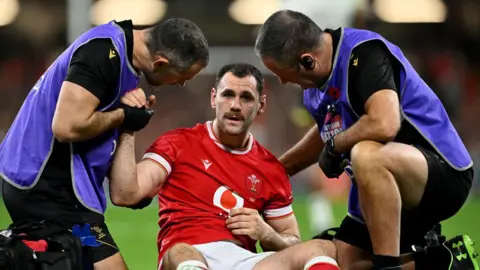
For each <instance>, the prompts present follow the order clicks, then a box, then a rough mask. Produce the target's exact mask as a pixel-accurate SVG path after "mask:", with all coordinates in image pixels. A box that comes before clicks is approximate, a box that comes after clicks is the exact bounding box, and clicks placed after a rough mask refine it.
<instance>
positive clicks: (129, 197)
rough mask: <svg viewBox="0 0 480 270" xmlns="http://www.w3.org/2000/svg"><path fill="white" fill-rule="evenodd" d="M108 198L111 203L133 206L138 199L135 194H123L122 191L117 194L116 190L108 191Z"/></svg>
mask: <svg viewBox="0 0 480 270" xmlns="http://www.w3.org/2000/svg"><path fill="white" fill-rule="evenodd" d="M110 200H111V201H112V204H113V205H115V206H121V207H129V206H133V205H135V204H137V203H138V202H139V201H140V199H139V198H137V197H136V196H135V194H125V193H123V192H120V193H119V194H117V193H116V192H113V193H110Z"/></svg>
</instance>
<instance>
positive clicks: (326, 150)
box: [318, 138, 344, 178]
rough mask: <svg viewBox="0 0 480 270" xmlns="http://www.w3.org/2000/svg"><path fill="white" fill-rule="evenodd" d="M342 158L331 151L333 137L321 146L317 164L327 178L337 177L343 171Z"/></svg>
mask: <svg viewBox="0 0 480 270" xmlns="http://www.w3.org/2000/svg"><path fill="white" fill-rule="evenodd" d="M343 160H344V158H343V157H342V156H341V155H340V154H337V153H335V152H333V138H332V139H330V140H328V141H327V142H326V143H325V146H324V147H323V150H322V152H321V153H320V157H318V166H320V168H321V169H322V171H323V173H325V175H326V176H327V177H328V178H338V177H339V176H340V175H341V174H342V173H343V166H342V165H343V164H342V162H343Z"/></svg>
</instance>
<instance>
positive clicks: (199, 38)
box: [146, 18, 209, 71]
mask: <svg viewBox="0 0 480 270" xmlns="http://www.w3.org/2000/svg"><path fill="white" fill-rule="evenodd" d="M146 43H147V47H148V50H149V52H150V53H151V54H152V55H154V54H156V55H161V56H163V57H165V58H167V59H168V61H169V65H171V66H172V67H174V68H175V69H177V70H178V71H186V70H188V69H189V68H190V67H191V66H192V64H194V63H197V62H200V63H201V64H203V65H205V66H206V65H208V60H209V51H208V42H207V39H206V38H205V35H204V34H203V32H202V30H201V29H200V28H199V27H198V26H197V25H196V24H195V23H194V22H192V21H190V20H187V19H180V18H174V19H168V20H165V21H161V22H159V23H157V24H156V25H155V26H153V27H152V28H151V29H150V30H149V32H148V35H147V41H146Z"/></svg>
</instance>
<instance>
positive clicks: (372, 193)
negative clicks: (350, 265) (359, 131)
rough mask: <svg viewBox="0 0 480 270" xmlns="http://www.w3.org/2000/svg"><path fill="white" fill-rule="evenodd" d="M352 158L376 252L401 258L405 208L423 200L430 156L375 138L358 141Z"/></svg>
mask: <svg viewBox="0 0 480 270" xmlns="http://www.w3.org/2000/svg"><path fill="white" fill-rule="evenodd" d="M351 159H352V166H353V171H354V173H355V179H356V182H357V186H358V190H359V199H360V203H361V207H362V213H363V215H364V218H365V221H366V224H367V227H368V229H369V232H370V238H371V241H372V246H373V250H374V254H375V255H386V256H393V257H399V255H400V216H401V210H402V207H403V208H405V209H411V208H413V207H415V206H417V205H418V204H419V203H420V200H421V198H422V196H423V192H424V190H425V185H426V182H427V177H428V166H427V162H426V159H425V157H424V156H423V154H422V153H421V152H420V151H419V150H418V149H416V148H414V147H412V146H410V145H406V144H401V143H388V144H386V145H383V144H381V143H378V142H373V141H364V142H360V143H358V144H357V145H356V146H355V147H354V148H353V149H352V152H351ZM386 239H388V241H385V240H386Z"/></svg>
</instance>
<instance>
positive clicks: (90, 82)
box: [65, 39, 120, 104]
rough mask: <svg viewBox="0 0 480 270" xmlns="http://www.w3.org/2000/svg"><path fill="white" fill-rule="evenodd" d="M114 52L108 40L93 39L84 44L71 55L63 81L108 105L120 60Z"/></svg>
mask: <svg viewBox="0 0 480 270" xmlns="http://www.w3.org/2000/svg"><path fill="white" fill-rule="evenodd" d="M114 51H115V48H114V46H113V43H112V41H111V40H110V39H94V40H91V41H90V42H88V43H86V44H84V45H83V46H81V47H80V48H78V49H77V51H75V53H74V54H73V56H72V59H71V61H70V66H69V68H68V72H67V76H66V78H65V81H69V82H72V83H75V84H78V85H80V86H82V87H83V88H85V89H87V90H88V91H90V92H91V93H92V94H93V95H95V96H96V97H97V98H98V99H99V100H100V101H101V103H102V104H108V103H110V102H111V100H110V99H111V98H112V96H113V95H114V91H115V88H116V87H117V81H118V78H119V77H120V59H119V58H118V57H116V55H118V54H117V53H116V51H115V52H114ZM112 52H114V53H113V54H112ZM112 56H115V57H112Z"/></svg>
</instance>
